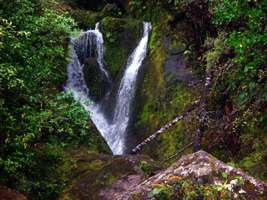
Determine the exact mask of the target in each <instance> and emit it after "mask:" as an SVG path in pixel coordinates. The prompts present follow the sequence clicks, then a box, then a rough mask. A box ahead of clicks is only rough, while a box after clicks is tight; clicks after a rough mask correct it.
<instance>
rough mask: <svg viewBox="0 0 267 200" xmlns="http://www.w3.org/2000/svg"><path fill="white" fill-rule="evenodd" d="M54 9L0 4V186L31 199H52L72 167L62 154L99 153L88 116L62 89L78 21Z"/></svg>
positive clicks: (20, 0)
mask: <svg viewBox="0 0 267 200" xmlns="http://www.w3.org/2000/svg"><path fill="white" fill-rule="evenodd" d="M56 7H57V4H56V2H55V1H52V0H51V1H43V0H35V1H30V0H15V1H5V2H4V1H0V8H1V9H0V13H1V17H0V59H1V64H0V119H1V127H0V133H1V135H0V169H1V170H0V182H1V184H7V185H8V186H10V187H13V188H15V189H17V190H19V191H21V192H24V193H26V194H28V195H29V196H30V198H31V199H38V200H39V199H55V198H57V196H58V195H59V193H60V192H61V191H62V189H63V188H64V187H65V185H66V181H67V178H66V176H67V174H68V171H69V169H70V164H69V163H70V162H69V161H68V159H67V158H66V156H65V155H64V153H63V149H64V147H68V146H70V145H78V144H84V145H86V146H88V147H89V148H91V149H97V148H98V143H99V140H98V139H97V138H98V137H95V136H94V137H92V135H91V131H90V126H89V124H88V114H87V113H86V112H85V111H84V110H83V109H82V108H81V106H80V105H79V104H77V103H74V102H73V100H72V99H71V98H70V95H69V94H64V93H62V94H59V92H58V89H56V88H59V87H60V86H61V85H62V84H63V83H64V82H65V74H66V70H65V69H66V64H67V63H68V60H67V53H68V51H67V39H66V38H67V36H68V35H70V34H71V32H72V30H74V27H75V24H74V21H73V20H72V19H71V18H69V17H68V16H67V15H66V14H65V13H62V12H59V11H56V10H55V9H53V10H52V8H56Z"/></svg>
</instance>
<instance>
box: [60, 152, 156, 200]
mask: <svg viewBox="0 0 267 200" xmlns="http://www.w3.org/2000/svg"><path fill="white" fill-rule="evenodd" d="M67 154H68V156H69V157H71V158H72V159H73V161H74V163H75V164H74V167H73V169H72V173H71V175H70V177H69V179H70V183H69V187H68V188H67V189H66V190H65V192H64V193H63V194H62V196H61V198H60V199H61V200H88V199H90V200H100V199H101V197H100V196H99V194H100V191H102V190H103V189H105V188H108V187H110V186H111V185H112V184H113V183H114V182H116V181H117V180H118V179H120V178H122V177H124V176H127V175H134V174H140V173H142V172H141V170H140V168H139V163H140V160H146V162H147V163H149V164H150V163H152V161H151V159H149V158H148V157H147V156H110V155H105V154H98V153H96V152H92V151H88V150H87V149H86V148H79V149H71V150H69V151H68V152H67ZM151 165H152V164H151ZM154 165H155V164H154V163H153V166H154Z"/></svg>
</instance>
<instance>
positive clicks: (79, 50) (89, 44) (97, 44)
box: [74, 23, 110, 82]
mask: <svg viewBox="0 0 267 200" xmlns="http://www.w3.org/2000/svg"><path fill="white" fill-rule="evenodd" d="M74 49H75V52H76V54H77V56H78V58H79V60H80V62H81V63H84V61H85V59H86V58H89V57H96V59H97V63H98V66H99V68H100V70H101V72H102V74H103V76H104V78H106V80H108V81H109V82H110V77H109V74H108V72H107V70H106V69H105V67H104V40H103V35H102V33H101V32H100V31H99V23H97V24H96V26H95V29H94V30H88V31H82V32H81V33H80V37H79V38H78V39H77V40H74Z"/></svg>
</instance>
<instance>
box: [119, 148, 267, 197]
mask: <svg viewBox="0 0 267 200" xmlns="http://www.w3.org/2000/svg"><path fill="white" fill-rule="evenodd" d="M190 194H191V195H192V196H191V197H192V198H191V199H206V198H205V197H207V196H208V195H209V196H208V197H209V198H208V199H222V198H224V197H228V198H227V199H265V198H266V195H267V184H266V183H264V182H261V181H259V180H256V179H255V178H253V177H251V176H249V175H248V174H246V173H245V172H243V171H242V170H240V169H236V168H234V167H231V166H229V165H227V164H225V163H223V162H221V161H220V160H217V159H216V158H214V157H213V156H211V155H210V154H208V153H206V152H205V151H198V152H196V153H194V154H190V155H185V156H183V157H181V159H179V160H178V161H177V162H176V163H174V164H173V165H172V166H171V167H169V168H168V169H166V170H164V171H161V172H160V173H158V174H156V175H155V176H153V177H151V178H149V179H147V180H145V181H144V182H142V183H141V184H138V185H135V186H132V187H131V188H129V190H128V191H127V192H125V193H123V194H121V193H118V194H117V195H116V198H115V199H120V200H129V199H183V197H189V196H188V195H190ZM161 197H163V198H161Z"/></svg>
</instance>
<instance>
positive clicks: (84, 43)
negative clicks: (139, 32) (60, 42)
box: [66, 22, 151, 155]
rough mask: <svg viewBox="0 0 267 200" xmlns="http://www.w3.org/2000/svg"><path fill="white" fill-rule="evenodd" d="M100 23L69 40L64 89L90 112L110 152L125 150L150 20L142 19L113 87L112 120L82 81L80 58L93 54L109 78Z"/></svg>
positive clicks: (83, 80)
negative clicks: (136, 39) (135, 42)
mask: <svg viewBox="0 0 267 200" xmlns="http://www.w3.org/2000/svg"><path fill="white" fill-rule="evenodd" d="M98 27H99V24H96V28H95V30H89V31H85V32H81V34H80V37H79V38H78V39H74V40H73V41H72V44H73V48H72V62H71V63H70V64H69V65H68V66H67V72H68V80H67V84H66V89H69V90H71V91H72V94H73V97H74V98H75V100H77V101H79V102H80V103H81V104H82V105H83V107H84V108H85V109H86V110H87V111H88V112H89V113H90V116H91V119H92V121H93V122H94V124H95V126H96V127H97V129H98V130H99V132H100V133H101V135H102V136H103V137H104V138H105V140H106V141H107V143H108V145H109V147H110V149H111V150H112V152H113V154H116V155H119V154H123V153H124V152H125V149H126V146H125V143H126V137H127V128H128V126H129V119H130V116H131V105H132V103H133V99H134V96H135V92H136V82H137V77H138V72H139V69H140V67H141V66H142V62H143V60H144V59H145V56H146V54H147V46H148V40H149V33H150V30H151V24H150V23H148V22H144V23H143V29H144V30H143V36H142V38H141V40H140V41H139V43H138V46H137V47H136V48H135V49H134V51H133V53H132V54H131V55H130V57H129V58H128V61H127V65H126V68H125V71H124V74H123V76H122V79H121V81H120V84H119V87H118V91H116V96H115V98H116V105H115V109H114V113H113V118H112V120H107V119H106V116H105V115H104V112H103V110H102V109H101V107H100V105H99V104H97V103H94V102H92V101H90V100H89V89H88V86H87V85H86V83H85V79H84V74H83V67H84V65H83V64H82V63H83V60H84V59H86V58H87V57H91V56H95V57H96V59H97V63H98V66H99V68H100V70H101V73H102V74H103V76H105V77H106V79H108V80H109V79H110V78H109V74H108V71H107V70H106V69H105V67H104V64H103V63H104V60H103V53H104V52H103V43H104V41H103V37H102V34H101V32H100V31H99V28H98Z"/></svg>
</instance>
